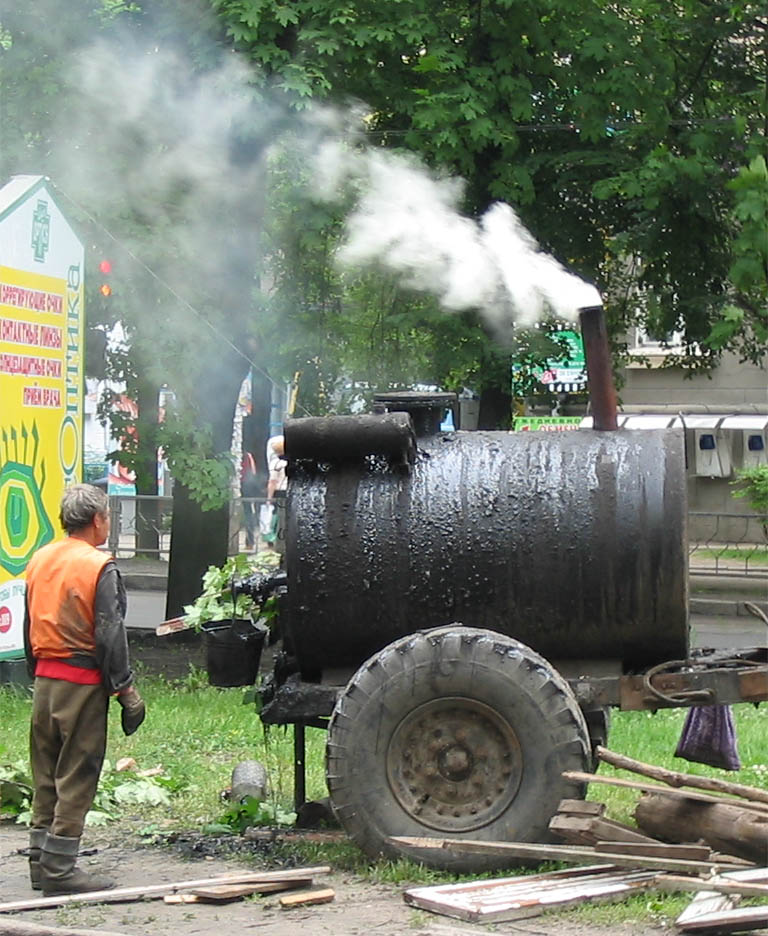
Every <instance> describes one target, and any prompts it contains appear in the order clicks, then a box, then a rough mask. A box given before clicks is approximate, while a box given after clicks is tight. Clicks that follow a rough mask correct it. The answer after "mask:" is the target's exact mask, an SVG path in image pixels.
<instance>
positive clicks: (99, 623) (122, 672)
mask: <svg viewBox="0 0 768 936" xmlns="http://www.w3.org/2000/svg"><path fill="white" fill-rule="evenodd" d="M126 607H127V602H126V597H125V587H124V586H123V580H122V579H121V578H120V573H119V572H118V570H117V566H116V565H115V563H114V562H108V563H107V564H106V565H105V566H104V568H103V569H102V570H101V575H100V576H99V581H98V583H97V585H96V598H95V600H94V603H93V636H94V640H95V642H96V661H97V663H98V664H99V669H100V670H101V681H102V683H103V684H104V686H105V688H106V689H107V691H108V692H119V691H120V690H121V689H125V688H126V687H127V686H130V685H131V683H132V682H133V672H132V671H131V664H130V660H129V658H128V637H127V635H126V632H125V609H126Z"/></svg>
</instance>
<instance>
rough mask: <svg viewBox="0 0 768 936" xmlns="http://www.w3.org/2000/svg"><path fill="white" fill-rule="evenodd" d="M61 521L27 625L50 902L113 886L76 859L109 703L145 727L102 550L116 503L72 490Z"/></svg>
mask: <svg viewBox="0 0 768 936" xmlns="http://www.w3.org/2000/svg"><path fill="white" fill-rule="evenodd" d="M59 516H60V520H61V525H62V527H63V528H64V530H65V531H66V533H67V536H66V537H65V538H64V539H63V540H57V541H56V542H54V543H49V544H48V545H47V546H44V547H43V548H42V549H40V550H38V551H37V552H36V553H35V555H34V556H33V557H32V559H31V560H30V562H29V565H28V566H27V572H26V578H27V595H26V614H25V620H24V646H25V650H26V656H27V663H28V665H29V669H30V675H33V676H34V677H35V688H34V699H33V705H32V723H31V726H30V761H31V765H32V776H33V780H34V785H35V792H34V797H33V800H32V820H31V823H30V849H29V872H30V880H31V883H32V887H33V888H34V889H36V890H39V889H42V891H43V893H44V894H45V895H46V896H48V895H55V894H72V893H81V892H84V891H90V890H101V889H103V888H107V887H112V886H113V882H112V881H111V880H110V879H109V878H104V877H100V876H96V875H89V874H86V873H85V872H84V871H81V870H80V869H79V868H78V867H77V866H76V861H77V852H78V847H79V844H80V836H81V835H82V831H83V825H84V822H85V815H86V813H87V812H88V810H89V809H90V808H91V805H92V804H93V799H94V796H95V795H96V787H97V785H98V782H99V774H100V773H101V766H102V763H103V761H104V752H105V750H106V744H107V708H108V706H109V698H110V696H111V695H117V699H118V702H119V703H120V705H121V706H122V709H123V711H122V727H123V731H124V732H125V734H126V735H130V734H133V732H134V731H136V729H137V728H138V727H139V725H140V724H141V723H142V721H143V720H144V702H143V701H142V699H141V696H140V695H139V693H138V692H137V690H136V689H135V688H134V686H133V673H132V671H131V667H130V662H129V659H128V641H127V637H126V632H125V624H124V620H123V619H124V616H125V608H126V599H125V589H124V588H123V584H122V581H121V579H120V573H119V572H118V570H117V566H116V565H115V562H114V560H113V559H112V557H111V556H110V555H108V554H107V553H104V552H101V551H100V550H99V549H98V548H97V547H98V546H102V545H103V544H104V543H105V542H106V541H107V537H108V536H109V500H108V498H107V495H106V494H105V493H104V492H103V491H101V490H99V489H98V488H97V487H94V486H93V485H91V484H73V485H72V486H71V487H69V488H67V489H66V491H65V492H64V496H63V497H62V499H61V511H60V514H59Z"/></svg>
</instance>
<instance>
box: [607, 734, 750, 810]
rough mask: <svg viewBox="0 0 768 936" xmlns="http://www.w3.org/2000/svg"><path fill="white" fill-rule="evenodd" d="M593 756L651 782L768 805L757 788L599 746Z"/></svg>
mask: <svg viewBox="0 0 768 936" xmlns="http://www.w3.org/2000/svg"><path fill="white" fill-rule="evenodd" d="M595 755H596V756H597V758H598V760H601V761H603V762H604V763H606V764H610V765H611V766H612V767H618V768H620V769H621V770H629V771H631V772H632V773H636V774H640V775H641V776H643V777H650V778H651V779H652V780H660V781H661V782H662V783H666V784H668V785H669V786H672V787H684V786H689V787H695V788H696V789H698V790H710V791H712V792H715V793H729V794H730V795H731V796H739V797H741V798H742V799H747V800H751V801H752V802H757V803H768V790H760V789H757V787H751V786H747V785H746V784H743V783H731V782H730V781H728V780H719V779H717V778H716V777H697V776H695V775H694V774H686V773H680V772H678V771H677V770H668V769H667V768H666V767H657V766H656V765H655V764H645V763H643V762H642V761H638V760H634V759H633V758H631V757H626V756H625V755H624V754H616V753H614V752H613V751H609V750H608V749H607V748H604V747H600V746H599V745H598V746H597V747H596V748H595Z"/></svg>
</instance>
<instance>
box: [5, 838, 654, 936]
mask: <svg viewBox="0 0 768 936" xmlns="http://www.w3.org/2000/svg"><path fill="white" fill-rule="evenodd" d="M26 846H27V833H26V830H25V829H24V828H22V827H19V826H15V825H12V824H10V823H7V822H3V823H0V895H2V900H3V901H12V900H25V899H30V898H32V897H34V896H40V894H39V892H37V893H35V892H33V891H32V890H31V889H30V887H29V881H28V871H27V859H26V857H25V856H24V855H23V854H20V851H21V850H23V849H24V848H26ZM82 847H83V849H87V850H90V849H97V852H96V853H95V854H92V855H87V856H86V857H82V858H81V859H80V864H81V866H82V867H83V868H84V869H85V870H99V871H102V872H105V873H107V874H109V875H110V876H112V877H114V878H115V879H116V881H117V883H118V886H120V887H131V886H141V885H149V884H158V883H163V882H166V881H169V882H170V881H187V880H192V879H200V878H205V877H213V876H215V875H217V874H222V873H225V872H230V871H232V870H239V869H244V870H253V869H254V865H253V864H252V863H247V864H246V862H245V861H242V860H241V861H238V860H237V859H232V858H221V857H215V856H211V855H201V856H200V857H197V858H194V857H192V858H189V857H186V858H185V857H184V856H182V854H180V853H179V852H178V851H174V849H172V848H167V847H165V848H158V847H151V846H148V847H142V846H137V845H136V844H134V841H133V840H131V839H126V840H124V841H121V840H120V837H119V836H115V833H114V831H110V832H109V834H108V836H105V835H104V833H101V835H100V833H99V831H98V830H94V831H91V832H88V833H87V834H86V836H85V837H84V838H83V843H82ZM316 886H330V887H333V888H334V890H335V891H336V899H335V901H334V902H333V903H330V904H325V905H321V906H315V907H307V908H304V909H296V910H288V911H286V910H282V909H280V906H279V904H278V900H277V896H273V897H263V898H258V899H250V900H244V901H243V900H241V901H237V902H234V903H230V904H226V905H210V904H178V905H172V904H166V903H164V902H163V900H162V898H160V899H153V900H151V899H148V898H145V899H144V900H140V901H134V902H130V903H128V902H126V903H117V902H110V903H101V904H96V905H90V906H88V905H84V904H80V905H70V906H66V907H60V908H50V909H46V910H27V911H23V912H18V913H16V914H14V915H13V917H10V916H9V917H8V918H9V919H10V918H12V919H14V920H16V921H24V922H27V923H45V924H46V925H48V926H59V927H75V928H77V927H80V928H86V927H87V928H91V929H97V930H103V931H105V932H112V933H115V932H117V933H120V934H124V936H180V934H185V936H186V934H196V936H222V931H223V930H226V936H240V934H243V936H245V934H251V933H256V932H258V933H259V934H260V936H261V934H263V936H294V934H296V933H297V932H300V931H303V930H304V929H305V928H306V930H307V931H309V932H311V933H312V934H313V936H314V934H333V936H355V934H367V936H375V934H378V933H382V934H392V933H394V934H400V933H403V934H408V936H470V934H475V936H480V934H482V933H485V932H493V933H508V934H520V936H608V934H611V936H639V934H649V936H651V934H654V933H662V932H667V930H665V929H664V928H663V927H661V926H658V927H657V926H653V925H647V924H642V926H640V924H634V925H631V924H626V925H623V926H615V925H614V926H611V927H599V926H591V925H585V924H583V923H577V922H574V921H573V920H569V919H567V918H564V917H563V916H560V915H557V914H548V915H545V916H539V917H536V918H532V919H528V920H521V921H519V922H514V923H512V922H510V923H497V924H495V925H487V926H483V925H478V924H472V923H464V922H462V921H459V920H452V919H450V918H449V917H445V916H438V915H433V914H430V913H426V912H424V911H417V910H414V909H413V908H411V907H408V906H406V904H405V903H404V902H403V894H402V892H403V889H404V888H403V887H399V886H396V885H381V884H371V883H369V882H367V881H364V880H361V879H360V878H358V877H355V876H354V875H350V874H343V873H338V872H337V873H333V874H330V875H327V876H323V877H318V878H317V879H316ZM3 919H4V917H3V915H0V936H1V934H3V933H4V932H5V930H4V928H3Z"/></svg>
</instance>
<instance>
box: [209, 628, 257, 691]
mask: <svg viewBox="0 0 768 936" xmlns="http://www.w3.org/2000/svg"><path fill="white" fill-rule="evenodd" d="M203 630H204V631H205V660H206V668H207V670H208V682H209V683H210V684H211V685H212V686H219V687H221V688H227V687H231V686H252V685H253V684H254V683H255V682H256V676H257V675H258V672H259V663H260V661H261V651H262V649H263V647H264V638H265V637H266V629H263V628H257V627H255V626H254V624H253V622H252V621H249V620H235V621H227V622H223V621H222V622H217V623H216V624H214V625H211V626H209V627H205V626H204V627H203Z"/></svg>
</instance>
